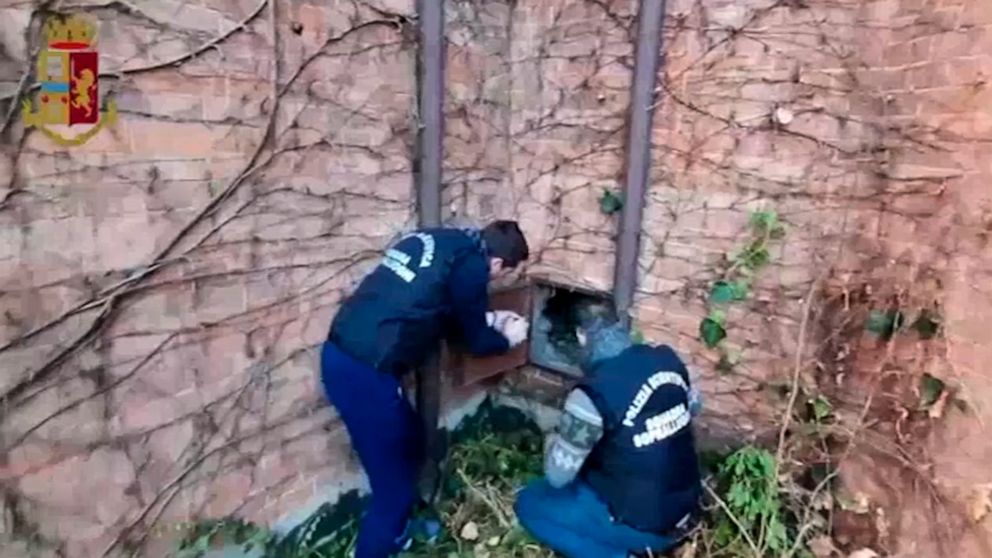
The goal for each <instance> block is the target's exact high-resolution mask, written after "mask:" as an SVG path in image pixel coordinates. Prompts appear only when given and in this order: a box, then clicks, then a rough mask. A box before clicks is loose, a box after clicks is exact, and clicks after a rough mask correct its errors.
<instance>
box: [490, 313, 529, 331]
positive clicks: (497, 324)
mask: <svg viewBox="0 0 992 558" xmlns="http://www.w3.org/2000/svg"><path fill="white" fill-rule="evenodd" d="M511 318H517V319H521V320H522V319H523V316H521V315H520V314H517V313H516V312H514V311H512V310H494V311H492V312H486V323H487V324H489V327H491V328H494V329H496V330H498V331H499V332H500V333H502V332H503V328H504V327H505V326H506V324H507V321H508V320H510V319H511Z"/></svg>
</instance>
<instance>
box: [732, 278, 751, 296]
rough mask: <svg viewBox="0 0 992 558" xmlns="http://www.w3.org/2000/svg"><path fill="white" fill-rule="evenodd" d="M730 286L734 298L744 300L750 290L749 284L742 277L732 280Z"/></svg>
mask: <svg viewBox="0 0 992 558" xmlns="http://www.w3.org/2000/svg"><path fill="white" fill-rule="evenodd" d="M730 287H731V288H732V289H733V290H734V300H744V299H745V298H747V295H748V292H750V290H751V286H750V285H749V284H748V282H747V281H745V280H744V279H738V280H737V281H734V282H732V283H731V284H730Z"/></svg>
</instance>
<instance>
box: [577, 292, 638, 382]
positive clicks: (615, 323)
mask: <svg viewBox="0 0 992 558" xmlns="http://www.w3.org/2000/svg"><path fill="white" fill-rule="evenodd" d="M576 312H577V316H576V322H577V323H578V326H577V327H576V328H575V337H576V338H577V339H578V341H579V346H581V347H582V366H583V368H585V367H589V366H592V365H594V364H595V363H597V362H600V361H603V360H606V359H608V358H613V357H615V356H617V355H619V354H620V353H622V352H624V351H625V350H627V348H629V347H630V346H631V345H632V344H633V342H632V341H631V339H630V333H629V332H628V331H627V328H625V327H624V326H623V324H622V323H620V320H618V319H617V316H616V313H615V312H613V311H612V310H611V309H610V308H609V307H607V306H606V305H605V304H592V305H588V306H585V307H583V308H580V309H578V310H576Z"/></svg>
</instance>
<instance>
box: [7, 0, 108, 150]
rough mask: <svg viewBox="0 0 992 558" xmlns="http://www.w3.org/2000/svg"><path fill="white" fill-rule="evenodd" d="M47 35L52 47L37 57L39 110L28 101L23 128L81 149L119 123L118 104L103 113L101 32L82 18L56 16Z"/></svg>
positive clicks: (45, 29)
mask: <svg viewBox="0 0 992 558" xmlns="http://www.w3.org/2000/svg"><path fill="white" fill-rule="evenodd" d="M42 31H43V33H44V36H45V40H46V42H47V48H45V49H43V50H42V51H41V53H40V54H39V55H38V82H39V86H40V87H39V90H38V93H37V94H36V97H35V100H36V102H37V107H38V110H37V112H32V103H31V100H30V99H25V100H24V102H23V104H22V109H23V110H22V114H23V118H24V125H25V126H27V127H35V128H37V129H38V130H40V131H41V132H42V133H44V134H45V135H46V136H48V137H49V138H51V139H52V140H54V141H55V142H56V143H58V144H59V145H63V146H70V145H81V144H83V143H85V142H86V141H87V140H88V139H90V138H91V137H93V136H95V135H96V134H97V132H99V131H100V129H102V128H103V127H104V126H107V125H112V124H113V123H114V122H115V121H116V119H117V107H116V105H115V104H114V102H113V101H110V102H108V103H107V110H106V112H103V113H101V112H100V98H99V87H98V85H99V83H98V82H99V78H100V70H99V57H98V54H97V51H96V48H95V47H96V38H97V27H96V25H95V24H94V23H92V22H91V21H90V20H88V19H86V18H84V17H82V16H78V15H72V16H67V17H58V16H55V17H52V18H49V19H48V20H47V21H46V22H45V26H44V27H43V29H42Z"/></svg>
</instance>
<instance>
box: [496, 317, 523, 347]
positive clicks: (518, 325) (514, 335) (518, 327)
mask: <svg viewBox="0 0 992 558" xmlns="http://www.w3.org/2000/svg"><path fill="white" fill-rule="evenodd" d="M528 329H530V324H529V323H527V320H525V319H524V318H522V317H520V316H519V315H517V314H514V315H513V316H509V317H507V319H506V321H505V322H504V323H503V327H502V329H501V331H502V333H503V336H504V337H506V340H507V341H509V342H510V347H511V348H512V347H516V346H517V345H519V344H521V343H523V342H524V341H525V340H526V339H527V330H528Z"/></svg>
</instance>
